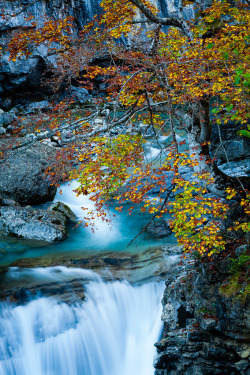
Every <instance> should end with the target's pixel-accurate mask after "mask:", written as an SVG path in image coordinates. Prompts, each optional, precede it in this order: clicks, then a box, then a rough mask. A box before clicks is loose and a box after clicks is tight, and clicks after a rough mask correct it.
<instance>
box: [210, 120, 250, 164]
mask: <svg viewBox="0 0 250 375" xmlns="http://www.w3.org/2000/svg"><path fill="white" fill-rule="evenodd" d="M241 128H242V125H241V124H237V123H235V122H233V121H229V122H228V123H227V124H221V125H214V126H213V127H212V136H211V148H210V149H211V152H212V154H213V156H214V157H216V158H218V159H221V160H223V161H224V162H227V161H228V160H229V161H233V160H238V159H242V158H246V157H250V139H249V138H247V137H241V136H240V135H238V134H237V131H238V130H241ZM221 139H222V143H223V144H221Z"/></svg>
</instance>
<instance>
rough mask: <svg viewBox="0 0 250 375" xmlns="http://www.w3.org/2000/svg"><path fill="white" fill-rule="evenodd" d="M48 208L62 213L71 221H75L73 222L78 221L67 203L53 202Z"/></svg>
mask: <svg viewBox="0 0 250 375" xmlns="http://www.w3.org/2000/svg"><path fill="white" fill-rule="evenodd" d="M48 209H49V210H51V211H55V212H60V213H62V214H63V215H64V216H66V218H67V219H69V220H70V221H73V222H76V221H77V217H76V215H75V214H74V212H73V211H72V210H71V209H70V208H69V207H68V206H67V205H66V204H65V203H62V202H56V203H53V204H52V205H51V206H50V207H49V208H48Z"/></svg>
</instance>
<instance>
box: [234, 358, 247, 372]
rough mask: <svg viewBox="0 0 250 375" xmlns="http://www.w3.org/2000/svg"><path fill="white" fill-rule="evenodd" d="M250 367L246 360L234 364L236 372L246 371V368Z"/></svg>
mask: <svg viewBox="0 0 250 375" xmlns="http://www.w3.org/2000/svg"><path fill="white" fill-rule="evenodd" d="M249 365H250V363H249V361H248V360H247V359H242V360H241V361H239V362H237V363H235V366H236V368H237V370H240V371H241V370H246V368H247V367H248V366H249Z"/></svg>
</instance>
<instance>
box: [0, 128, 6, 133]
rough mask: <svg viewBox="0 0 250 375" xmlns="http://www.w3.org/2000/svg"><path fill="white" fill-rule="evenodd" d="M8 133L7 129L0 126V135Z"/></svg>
mask: <svg viewBox="0 0 250 375" xmlns="http://www.w3.org/2000/svg"><path fill="white" fill-rule="evenodd" d="M4 134H6V129H5V128H3V127H0V135H4Z"/></svg>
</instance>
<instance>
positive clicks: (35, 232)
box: [0, 207, 67, 242]
mask: <svg viewBox="0 0 250 375" xmlns="http://www.w3.org/2000/svg"><path fill="white" fill-rule="evenodd" d="M0 215H1V216H0V230H1V231H3V232H4V234H5V235H15V236H18V237H21V238H26V239H33V240H40V241H47V242H55V241H61V240H63V239H64V238H65V237H66V236H67V230H66V218H65V216H64V215H63V214H61V213H60V212H54V211H47V210H42V209H39V210H35V209H32V208H24V207H1V208H0Z"/></svg>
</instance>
